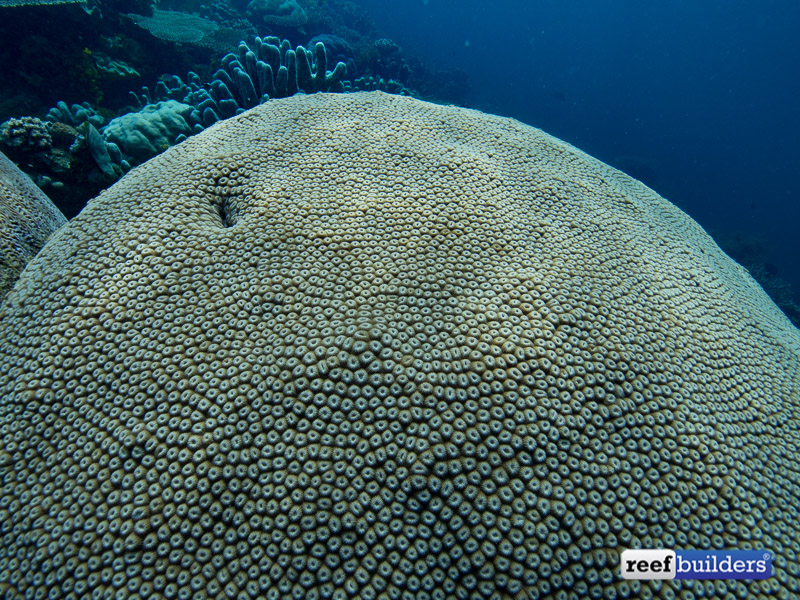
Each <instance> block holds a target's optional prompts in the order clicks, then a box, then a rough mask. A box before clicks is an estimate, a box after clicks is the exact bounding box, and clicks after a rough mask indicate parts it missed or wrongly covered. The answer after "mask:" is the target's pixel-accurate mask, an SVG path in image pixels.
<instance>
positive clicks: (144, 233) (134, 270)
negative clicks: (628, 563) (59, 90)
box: [0, 93, 800, 599]
mask: <svg viewBox="0 0 800 600" xmlns="http://www.w3.org/2000/svg"><path fill="white" fill-rule="evenodd" d="M0 319H1V321H0V322H1V323H2V329H0V396H1V397H2V399H3V400H2V402H1V403H0V434H2V438H0V439H1V440H2V446H0V475H1V476H2V481H3V492H2V500H1V501H0V532H1V533H2V543H0V565H2V568H0V588H2V589H4V590H6V596H7V597H8V596H9V594H11V595H13V596H14V597H41V596H46V595H47V594H48V593H49V594H50V595H51V596H53V595H55V596H59V595H63V596H71V595H74V596H75V597H84V596H88V595H89V594H90V592H92V593H93V592H94V591H95V590H98V589H101V586H102V590H103V593H104V594H105V595H106V596H109V597H112V596H114V595H117V596H124V597H129V598H130V597H135V598H174V597H178V598H183V597H186V598H192V597H203V598H223V597H227V598H260V597H275V598H286V599H288V598H312V597H316V598H337V597H341V598H377V597H388V598H401V597H403V598H473V599H475V598H487V599H488V598H535V597H564V598H589V597H594V598H611V597H616V598H623V597H629V598H645V597H652V596H660V595H661V592H663V591H664V590H665V589H667V588H665V587H664V586H663V584H662V583H661V582H654V581H622V580H621V579H620V578H619V571H618V569H619V563H618V560H619V553H620V552H621V551H622V550H623V549H625V548H659V547H666V548H673V547H675V548H731V549H733V548H743V547H750V548H759V549H767V550H769V551H772V552H774V553H775V555H776V560H775V561H774V563H773V566H774V574H773V576H772V577H771V578H770V579H767V580H764V581H734V580H728V581H715V582H713V585H705V584H703V587H702V595H703V596H704V597H709V598H710V597H713V598H728V597H736V598H754V597H763V598H773V597H774V598H778V597H787V598H788V597H797V595H798V594H799V593H800V589H798V579H797V577H796V573H797V572H798V569H800V561H798V558H797V554H796V553H795V552H794V551H793V549H796V548H798V547H800V521H799V520H798V519H797V498H798V497H800V467H799V466H798V448H799V447H800V429H798V427H797V422H798V418H800V410H799V407H800V333H798V330H797V329H795V328H794V327H792V326H791V325H790V323H789V321H788V320H787V319H786V318H785V316H784V315H782V314H781V313H780V312H779V311H778V310H777V309H776V307H775V305H774V304H773V303H772V302H771V301H770V300H769V299H768V298H767V296H766V295H765V294H764V292H763V291H762V290H761V289H760V288H759V286H758V285H756V284H755V283H754V282H753V280H752V279H751V278H750V277H749V276H748V274H747V273H746V272H745V270H744V269H742V268H741V267H739V266H738V265H736V264H735V263H734V262H733V261H731V260H730V259H729V258H728V257H727V256H725V255H724V254H723V253H722V252H721V251H720V250H719V248H717V246H716V245H715V244H714V242H713V241H712V240H711V238H710V237H709V236H708V235H706V233H705V232H704V231H703V230H702V229H701V228H700V227H699V226H698V225H697V224H696V223H694V222H693V221H692V220H691V219H690V218H688V217H687V216H686V215H685V214H684V213H682V212H681V211H680V210H678V209H677V208H676V207H675V206H673V205H672V204H670V203H669V202H667V201H666V200H664V199H663V198H661V197H659V196H658V195H657V194H655V193H654V192H653V191H652V190H650V189H648V188H647V187H645V186H644V185H642V184H640V183H638V182H637V181H634V180H632V179H630V178H629V177H627V176H625V175H624V174H622V173H620V172H619V171H616V170H614V169H613V168H611V167H608V166H606V165H604V164H602V163H600V162H598V161H597V160H594V159H592V158H591V157H589V156H587V155H586V154H584V153H582V152H580V151H579V150H576V149H575V148H573V147H572V146H570V145H569V144H566V143H564V142H561V141H559V140H557V139H555V138H553V137H550V136H548V135H546V134H544V133H542V132H541V131H539V130H537V129H534V128H531V127H528V126H526V125H523V124H521V123H519V122H517V121H514V120H511V119H506V118H500V117H495V116H490V115H485V114H482V113H479V112H476V111H471V110H466V109H461V108H455V107H449V106H440V105H434V104H428V103H425V102H421V101H417V100H413V99H410V98H402V97H396V96H389V95H386V94H382V93H370V94H344V95H342V94H315V95H309V96H294V97H291V98H287V99H285V100H270V101H269V102H267V103H265V104H263V105H261V106H258V107H256V108H254V109H252V110H250V111H248V112H245V113H243V114H242V115H240V116H237V117H234V118H232V119H229V120H227V121H224V122H221V123H218V124H216V125H214V126H213V127H210V128H209V129H207V130H205V131H204V132H203V133H201V134H199V135H197V136H195V137H192V138H189V139H188V140H187V141H185V142H184V143H182V144H180V145H178V146H176V147H174V148H171V149H169V150H168V151H166V152H165V153H163V154H162V155H160V156H159V157H157V158H156V159H153V160H151V161H150V162H148V163H146V164H145V165H143V166H141V167H140V168H138V169H134V170H133V171H131V172H130V173H129V174H128V175H126V176H125V177H124V178H123V179H122V180H121V181H120V182H118V183H117V184H115V185H114V186H113V187H111V188H110V189H108V190H107V191H105V192H104V193H103V194H101V195H100V196H99V197H98V198H96V199H95V200H93V201H91V202H90V203H89V205H88V206H87V208H86V209H85V210H84V211H83V212H82V213H81V214H80V215H78V217H76V218H75V219H74V220H72V221H71V222H70V223H69V224H68V225H67V226H66V227H65V228H63V229H62V230H61V231H60V232H59V233H58V234H57V235H56V236H55V237H54V238H53V239H52V240H51V241H50V242H48V244H47V245H46V246H45V247H44V249H43V250H42V251H41V252H40V253H39V255H38V256H37V257H36V258H35V259H34V260H33V261H32V262H31V263H30V264H29V266H28V268H27V269H26V270H25V272H24V273H23V275H22V277H21V278H20V281H19V283H18V284H17V286H16V287H15V289H14V292H12V294H10V295H9V298H8V300H7V302H6V303H5V305H4V307H3V308H2V310H0ZM668 583H669V588H668V591H669V592H670V597H671V596H672V595H676V596H679V597H685V598H689V597H692V596H693V595H694V594H697V593H699V592H698V587H697V586H698V583H697V582H687V581H674V582H668ZM664 597H666V596H664Z"/></svg>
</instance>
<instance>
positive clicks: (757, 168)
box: [359, 0, 800, 290]
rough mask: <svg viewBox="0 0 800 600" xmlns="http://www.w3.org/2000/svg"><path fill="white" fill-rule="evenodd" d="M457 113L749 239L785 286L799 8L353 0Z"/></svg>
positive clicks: (792, 246) (792, 263)
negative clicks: (437, 74) (607, 171)
mask: <svg viewBox="0 0 800 600" xmlns="http://www.w3.org/2000/svg"><path fill="white" fill-rule="evenodd" d="M359 2H360V4H361V5H362V6H364V7H365V8H366V9H367V10H368V12H369V13H370V15H371V16H372V17H373V18H374V20H375V21H376V23H377V25H378V26H379V28H381V29H382V30H383V31H384V32H385V33H386V34H387V35H389V36H391V37H392V39H393V40H394V41H396V42H397V43H398V44H400V46H401V47H402V48H403V51H404V52H406V53H409V54H416V55H418V56H420V57H422V58H423V59H424V60H426V61H429V62H431V63H434V64H436V65H437V66H439V67H441V68H452V67H457V68H461V69H463V70H464V71H466V72H467V74H468V75H469V79H470V83H471V89H470V91H469V92H468V93H467V95H466V96H465V99H464V102H465V104H467V105H469V106H471V107H473V108H477V109H480V110H483V111H488V112H492V113H497V114H501V115H504V116H510V117H514V118H517V119H519V120H521V121H524V122H526V123H529V124H531V125H534V126H537V127H540V128H542V129H544V130H545V131H546V132H548V133H550V134H552V135H555V136H557V137H559V138H561V139H563V140H566V141H568V142H570V143H572V144H574V145H576V146H578V147H579V148H581V149H582V150H584V151H586V152H588V153H589V154H592V155H593V156H595V157H597V158H599V159H601V160H603V161H605V162H607V163H610V164H612V165H614V166H616V167H618V168H620V169H622V170H624V171H626V172H628V173H629V174H631V175H633V176H634V177H636V178H637V179H640V180H642V181H644V182H645V183H647V184H648V185H650V187H652V188H653V189H655V190H656V191H657V192H659V193H660V194H661V195H662V196H664V197H666V198H668V199H669V200H670V201H672V202H673V203H675V204H677V205H678V206H680V207H681V208H682V209H683V210H685V211H686V212H688V213H689V214H690V215H691V216H692V217H693V218H694V219H695V220H697V221H698V222H699V223H700V224H701V225H703V226H704V227H705V228H706V229H707V230H710V231H712V232H714V233H715V234H716V235H718V236H721V237H722V236H724V237H727V239H731V238H732V237H736V238H738V239H739V240H740V242H741V243H750V244H756V245H757V246H759V250H758V251H759V252H761V253H762V254H763V255H764V260H765V262H766V265H767V269H768V270H771V271H773V272H774V273H776V274H779V275H780V277H782V278H783V279H785V280H787V281H789V282H790V283H791V284H792V287H793V288H794V289H795V290H798V289H800V260H798V259H800V235H798V234H797V233H798V221H800V178H798V174H800V110H798V107H800V77H798V75H800V37H798V33H797V32H798V29H799V28H800V27H799V26H800V3H798V2H796V1H794V0H766V1H764V2H745V1H741V0H669V1H667V0H651V1H647V2H642V1H640V0H607V1H605V2H597V1H596V0H569V1H564V0H535V1H531V0H493V1H492V2H486V1H485V0H359Z"/></svg>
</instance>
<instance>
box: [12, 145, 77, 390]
mask: <svg viewBox="0 0 800 600" xmlns="http://www.w3.org/2000/svg"><path fill="white" fill-rule="evenodd" d="M66 222H67V220H66V219H65V218H64V215H62V214H61V211H60V210H58V208H56V205H55V204H53V203H52V202H51V201H50V199H49V198H48V197H47V196H45V195H44V192H42V190H40V189H39V188H38V187H36V185H34V183H33V182H32V181H31V180H30V179H29V178H28V176H27V175H25V173H23V172H22V171H20V170H19V169H18V168H17V166H16V165H15V164H14V163H13V162H11V161H10V160H9V159H8V158H7V157H6V156H5V155H4V154H2V153H0V304H2V302H3V300H4V299H5V297H6V295H7V294H8V292H9V291H10V290H11V288H12V287H13V286H14V283H15V282H16V281H17V278H18V277H19V274H20V272H21V271H22V269H24V268H25V265H26V264H28V261H30V260H31V259H32V258H33V257H34V256H36V253H37V252H39V250H41V248H42V246H44V243H45V242H46V241H47V238H49V237H50V235H51V234H52V233H53V232H54V231H55V230H56V229H58V228H59V227H61V226H62V225H64V224H65V223H66ZM0 327H2V325H1V324H0ZM0 397H2V396H0ZM0 402H2V401H1V400H0Z"/></svg>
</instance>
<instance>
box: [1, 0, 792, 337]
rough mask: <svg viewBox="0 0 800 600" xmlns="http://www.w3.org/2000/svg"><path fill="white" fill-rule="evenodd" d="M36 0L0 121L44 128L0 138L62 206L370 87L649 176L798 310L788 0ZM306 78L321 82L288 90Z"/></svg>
mask: <svg viewBox="0 0 800 600" xmlns="http://www.w3.org/2000/svg"><path fill="white" fill-rule="evenodd" d="M37 4H38V3H31V2H25V1H22V0H19V1H15V0H9V1H8V2H4V3H2V4H0V11H2V17H3V18H2V19H0V36H2V38H1V39H3V43H2V44H0V123H8V122H9V120H19V119H23V118H25V119H28V121H26V122H27V123H28V125H27V126H26V127H27V128H26V129H25V128H23V129H24V130H25V131H28V132H30V134H31V136H33V134H34V132H35V131H38V133H37V134H36V135H38V136H40V137H38V138H34V137H30V139H28V138H26V137H24V136H23V137H19V135H17V133H15V136H16V137H13V138H7V137H0V151H3V152H5V153H6V154H7V155H8V156H9V157H10V158H11V159H12V160H13V161H14V162H15V163H16V164H17V165H18V166H19V167H20V168H21V169H22V170H23V171H25V172H26V173H28V174H29V175H30V176H31V177H32V178H33V180H34V181H35V182H36V183H37V184H38V185H39V186H40V187H42V189H43V190H44V191H45V192H46V193H47V194H48V195H49V196H50V197H51V198H52V199H53V201H54V202H55V203H56V205H57V206H58V207H59V208H60V209H61V210H62V212H63V213H64V214H65V215H66V216H67V217H68V218H71V217H73V216H74V215H76V214H77V213H78V212H79V211H80V209H81V208H82V207H83V206H84V205H85V203H86V201H87V200H88V199H89V198H91V197H93V196H95V195H97V194H98V193H99V192H100V191H102V190H103V189H105V188H106V187H108V185H110V184H111V183H113V182H114V181H116V180H117V179H118V178H119V177H121V176H122V175H123V174H124V173H125V172H127V171H128V170H129V169H130V168H131V167H132V166H135V165H137V164H139V163H141V162H142V161H144V160H146V159H148V158H150V157H151V156H154V155H155V154H157V153H158V152H161V151H163V150H164V149H166V148H168V147H170V146H171V145H174V144H176V143H179V142H180V141H182V140H184V139H186V138H187V137H190V136H191V135H194V134H196V133H198V132H199V131H202V130H203V129H204V128H206V127H208V126H209V125H210V124H211V123H213V122H216V121H217V120H218V119H222V118H227V117H229V116H231V115H233V114H236V113H237V112H240V111H241V110H244V109H246V108H250V107H252V106H254V105H256V104H258V103H260V102H262V101H264V100H266V99H267V98H268V97H271V98H274V97H284V96H287V95H292V94H293V93H296V92H297V91H301V90H302V91H305V92H311V91H313V92H316V91H328V90H333V89H334V88H335V90H336V91H345V92H348V91H358V90H383V91H387V92H390V93H396V94H403V95H412V96H416V97H418V98H423V99H426V100H431V101H435V102H441V103H452V104H458V105H463V106H472V107H475V108H478V109H480V110H484V111H487V112H493V113H498V114H503V115H507V116H513V117H515V118H517V119H520V120H521V121H523V122H527V123H530V124H533V125H536V126H538V127H541V128H543V129H544V130H545V131H548V132H551V133H553V134H554V135H557V136H559V137H561V138H562V139H565V140H567V141H569V142H571V143H574V144H575V145H577V146H578V147H580V148H583V149H585V150H587V151H588V152H590V153H592V154H593V155H595V156H597V157H599V158H600V159H602V160H604V161H606V162H608V163H609V164H611V165H613V166H616V167H619V168H621V169H623V170H624V171H626V172H628V173H630V174H632V175H633V176H634V177H637V178H638V179H640V180H642V181H643V182H644V183H646V184H648V185H650V186H651V187H653V188H654V189H655V190H657V191H658V192H659V193H661V194H663V195H664V196H666V197H667V198H669V199H670V200H671V201H673V202H675V203H676V204H677V205H678V206H680V207H681V208H683V209H684V210H686V211H687V212H688V213H689V214H690V215H691V216H692V217H694V218H695V219H697V220H698V222H700V224H701V225H703V226H704V227H706V228H707V229H709V230H713V231H715V232H716V233H717V235H718V236H719V237H718V241H720V242H721V243H723V246H724V247H725V248H726V250H727V251H729V252H730V253H731V255H732V256H735V257H736V256H742V254H743V253H744V254H746V251H747V249H746V248H741V249H739V248H736V240H741V239H743V238H758V239H759V240H760V243H761V245H762V247H763V250H762V251H761V253H760V256H759V259H758V260H757V261H755V262H754V261H753V260H752V257H748V256H744V257H743V258H740V260H742V261H743V264H745V265H746V266H748V268H749V269H750V270H751V273H753V275H754V276H755V277H756V278H757V280H758V281H759V282H760V283H761V284H762V285H763V286H764V287H765V289H767V291H768V292H770V293H771V295H772V296H773V298H774V299H775V300H776V302H777V303H778V304H779V306H781V308H782V309H783V310H784V311H785V312H786V313H787V314H788V315H789V316H790V317H791V318H792V319H793V321H794V322H795V323H796V324H798V323H800V320H798V317H797V316H796V309H795V308H793V307H796V306H797V305H800V294H799V293H798V290H800V266H798V263H797V261H796V260H795V259H796V257H797V256H800V238H799V237H798V236H796V235H795V230H796V223H797V219H798V217H800V203H799V202H797V199H798V197H800V184H799V183H798V181H797V179H796V177H795V173H796V172H797V170H798V169H799V168H800V155H799V154H798V148H797V145H796V140H797V139H798V138H800V120H799V119H798V113H797V111H796V110H795V106H796V105H797V103H798V101H800V83H798V80H797V78H791V77H787V76H786V74H787V73H796V72H798V71H800V50H799V49H798V45H797V44H796V42H795V41H794V29H793V28H792V26H791V23H792V22H796V20H797V18H800V9H798V7H797V6H796V5H794V4H791V3H787V2H785V1H778V2H776V3H774V4H771V5H770V7H771V8H770V10H766V9H762V8H760V7H758V6H755V5H753V6H751V7H746V6H737V7H733V8H731V7H726V8H725V9H724V10H723V9H722V8H721V7H717V6H716V5H713V4H704V5H702V6H698V5H697V4H696V3H692V2H688V1H687V0H682V1H679V2H677V3H676V4H675V5H674V6H673V7H672V8H670V9H669V10H667V9H665V8H663V7H661V8H659V7H657V6H656V7H649V6H644V5H642V6H628V3H622V2H617V1H612V2H610V3H603V4H602V5H591V4H587V5H583V4H580V5H575V6H571V7H570V6H566V7H565V5H564V4H563V3H555V2H544V3H538V4H535V5H533V4H522V5H517V4H508V3H499V4H498V3H485V2H477V1H476V0H466V1H465V2H455V1H454V0H438V1H437V2H420V3H411V4H409V3H405V2H403V3H401V2H378V0H360V1H357V2H356V1H353V0H269V1H264V0H252V1H250V2H248V1H247V0H162V1H160V2H158V3H153V2H151V1H150V0H113V1H109V2H102V3H101V2H99V1H98V0H88V1H87V2H85V3H66V4H52V3H43V4H42V5H37ZM15 5H16V6H15ZM779 9H780V10H779ZM256 40H264V41H265V42H266V40H269V41H268V42H266V45H265V46H264V47H263V48H266V47H267V46H270V47H271V46H273V45H274V46H275V47H276V48H278V53H277V54H279V57H278V56H277V54H275V53H272V54H269V56H267V55H266V54H263V53H262V51H261V50H262V49H263V48H262V46H261V42H257V41H256ZM243 43H244V46H243V45H242V44H243ZM319 43H322V44H323V45H324V46H325V49H326V51H325V53H324V55H320V54H319V52H318V50H317V46H318V44H319ZM301 49H303V51H302V52H301ZM249 53H252V55H253V59H251V58H248V54H249ZM303 55H306V59H305V61H303V60H301V61H300V62H298V57H300V59H303ZM320 57H322V58H323V61H322V62H323V63H324V66H322V67H321V68H318V64H320ZM270 61H272V62H270ZM306 61H307V62H308V69H304V68H303V66H304V64H305V62H306ZM258 63H264V64H265V65H266V64H269V65H270V68H271V70H272V73H271V77H270V76H267V74H266V69H265V68H263V67H262V66H261V65H259V64H258ZM339 65H343V66H342V67H340V66H339ZM281 67H284V68H285V72H284V73H279V72H278V71H279V69H280V68H281ZM298 69H299V70H298ZM323 71H324V73H323ZM318 73H321V75H327V74H328V73H330V75H331V77H332V79H331V80H330V81H329V82H328V83H327V84H324V85H323V84H321V83H318V84H315V85H305V86H304V85H303V83H299V84H298V85H296V86H293V85H292V81H294V78H295V77H299V78H301V79H302V78H303V77H306V79H305V82H306V83H307V84H308V83H309V82H314V81H318V82H321V81H322V80H321V78H320V77H321V75H319V76H318V75H317V74H318ZM312 74H313V77H312ZM284 84H285V87H281V86H283V85H284ZM340 84H341V85H340ZM168 102H171V103H172V104H170V105H169V106H166V105H165V103H168ZM176 103H177V104H176ZM167 111H168V112H169V115H167ZM30 119H39V120H41V121H42V123H43V127H44V129H42V128H41V127H39V128H38V129H37V128H36V127H33V126H32V124H33V123H34V122H33V121H30ZM119 119H124V120H122V121H120V120H119ZM14 122H17V121H14ZM112 122H114V125H113V126H112V125H111V123H112ZM120 124H124V128H123V129H122V130H120ZM5 130H6V131H9V132H11V131H13V132H18V131H19V130H20V129H19V127H15V128H11V127H6V128H5ZM45 130H47V131H48V132H49V135H50V142H45V141H43V138H42V137H41V136H42V135H43V132H44V131H45ZM40 143H45V144H46V146H47V147H38V146H37V144H40ZM731 244H733V245H731Z"/></svg>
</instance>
